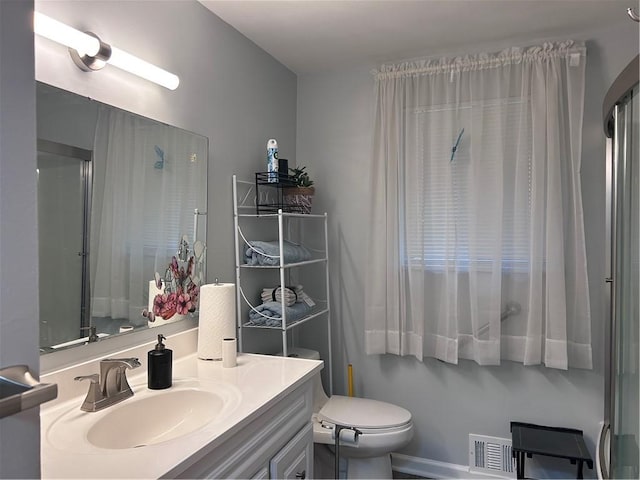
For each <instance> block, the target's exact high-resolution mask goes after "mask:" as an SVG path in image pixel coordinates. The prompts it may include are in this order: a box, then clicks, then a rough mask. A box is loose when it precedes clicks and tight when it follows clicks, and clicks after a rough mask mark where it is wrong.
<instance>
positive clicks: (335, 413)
mask: <svg viewBox="0 0 640 480" xmlns="http://www.w3.org/2000/svg"><path fill="white" fill-rule="evenodd" d="M318 419H319V420H320V421H322V420H325V421H327V422H329V423H333V424H338V425H345V426H351V427H359V428H389V427H397V426H398V425H405V424H407V423H409V422H410V421H411V412H409V411H408V410H406V409H404V408H402V407H398V406H397V405H392V404H390V403H386V402H379V401H377V400H370V399H368V398H356V397H343V396H341V395H333V396H332V397H331V398H329V400H328V401H327V403H325V404H324V406H323V407H322V408H321V409H320V412H318Z"/></svg>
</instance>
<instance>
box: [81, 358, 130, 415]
mask: <svg viewBox="0 0 640 480" xmlns="http://www.w3.org/2000/svg"><path fill="white" fill-rule="evenodd" d="M140 365H141V363H140V361H139V360H138V359H137V358H105V359H104V360H101V361H100V375H98V374H97V373H94V374H92V375H81V376H79V377H75V378H74V380H78V381H82V380H89V381H90V382H91V384H90V385H89V392H87V396H86V398H85V399H84V402H83V403H82V406H81V407H80V410H83V411H85V412H97V411H98V410H102V409H103V408H107V407H110V406H111V405H115V404H116V403H118V402H121V401H122V400H124V399H126V398H129V397H132V396H133V390H131V387H130V386H129V382H127V375H126V370H127V369H128V368H138V367H139V366H140Z"/></svg>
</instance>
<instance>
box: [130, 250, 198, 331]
mask: <svg viewBox="0 0 640 480" xmlns="http://www.w3.org/2000/svg"><path fill="white" fill-rule="evenodd" d="M193 273H194V257H190V258H189V261H188V262H187V268H186V269H185V267H184V266H180V265H178V259H177V258H176V257H175V256H174V257H172V258H171V263H170V264H169V267H168V268H167V271H166V273H165V278H164V279H162V278H160V275H158V274H157V273H156V286H157V287H158V289H161V288H162V285H163V284H164V292H163V293H159V294H157V295H156V296H155V298H154V299H153V311H152V312H149V311H147V310H146V309H145V310H143V312H142V316H144V317H147V318H148V319H149V321H150V322H154V321H155V319H156V317H157V316H159V317H161V318H163V319H164V320H169V319H170V318H171V317H173V316H174V315H175V314H176V313H177V314H178V315H186V314H187V313H190V312H195V310H196V307H197V305H198V295H199V293H200V287H199V286H198V284H197V282H196V281H194V276H193Z"/></svg>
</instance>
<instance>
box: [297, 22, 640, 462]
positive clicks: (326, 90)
mask: <svg viewBox="0 0 640 480" xmlns="http://www.w3.org/2000/svg"><path fill="white" fill-rule="evenodd" d="M621 19H622V21H621V23H620V25H619V27H618V28H612V29H610V30H602V31H593V32H588V33H587V34H581V35H574V36H573V37H572V38H575V39H577V40H580V39H583V40H587V41H588V43H587V45H588V56H587V84H586V108H585V118H584V141H583V145H584V147H583V154H584V155H583V166H582V181H583V195H584V211H585V224H586V225H585V228H586V236H587V255H588V258H589V276H590V277H589V282H590V289H591V306H592V318H593V321H592V322H593V327H592V328H593V347H594V357H595V358H594V364H595V369H594V370H593V371H585V370H571V371H568V372H563V371H557V370H552V369H546V368H543V367H524V366H522V365H520V364H516V363H511V362H505V363H504V364H503V365H501V366H499V367H479V366H478V365H476V364H475V363H473V362H470V361H461V363H460V364H459V365H458V366H452V365H447V364H444V363H441V362H438V361H435V360H433V359H426V360H425V361H424V363H421V362H418V361H416V360H415V359H413V358H410V357H406V358H402V357H397V356H393V355H375V356H367V355H365V353H364V341H363V336H364V318H363V317H364V304H363V302H364V289H365V284H364V276H365V265H366V264H367V261H368V260H367V259H366V258H365V251H366V248H365V246H366V243H365V242H366V240H367V239H366V232H367V231H368V228H367V220H368V218H369V208H368V205H369V203H370V201H369V196H368V195H369V193H368V188H367V186H368V185H369V181H370V175H369V164H370V158H371V151H372V147H371V146H372V134H371V132H372V115H373V109H372V105H373V99H374V91H373V87H374V82H373V78H372V76H371V74H370V70H371V68H374V67H376V65H363V66H360V67H353V68H349V69H344V70H340V71H335V72H329V73H323V74H314V75H307V76H300V77H299V78H298V150H297V159H298V162H299V163H300V164H308V165H309V166H310V167H309V170H310V172H311V175H312V178H314V180H315V182H316V198H315V200H314V201H315V202H316V205H317V208H318V210H317V211H323V210H326V211H328V212H329V214H330V252H331V256H332V261H331V265H330V267H331V272H332V273H331V278H332V283H331V284H332V290H331V298H332V302H333V303H332V306H333V307H334V313H333V319H334V322H335V323H334V325H335V327H334V346H335V348H334V352H336V356H335V357H334V365H335V371H334V379H335V381H334V383H335V387H336V391H337V393H340V392H344V391H345V390H346V385H345V377H346V375H345V372H346V365H347V364H348V363H352V364H353V366H354V374H355V379H356V381H355V389H356V394H357V395H359V396H366V397H370V398H375V399H379V400H384V401H389V402H393V403H396V404H398V405H401V406H403V407H406V408H407V409H409V410H410V411H411V412H412V413H413V418H414V421H415V425H416V427H417V428H416V430H415V432H416V434H415V437H414V439H413V441H412V442H411V444H410V445H409V446H408V447H406V448H405V449H404V450H403V452H401V453H405V454H407V455H411V456H416V457H422V458H428V459H432V460H438V461H441V462H449V463H454V464H462V465H465V464H467V463H468V449H467V446H468V443H467V442H468V438H467V436H468V434H469V433H477V434H486V435H494V436H499V437H507V438H508V437H510V435H509V421H511V420H520V421H528V422H533V423H540V424H548V425H563V426H566V427H575V428H580V429H584V430H585V433H586V435H587V437H588V439H587V443H588V445H589V447H590V449H591V450H592V451H593V449H594V445H595V441H596V438H597V437H596V436H597V432H598V427H599V426H598V422H599V421H600V420H601V419H602V417H603V397H604V390H603V368H604V360H603V355H604V345H603V336H604V324H605V304H604V285H603V278H604V276H605V274H604V268H605V265H604V258H605V251H604V248H605V247H604V240H605V232H604V228H605V212H604V205H605V184H604V182H605V163H604V155H605V140H604V135H603V133H602V127H601V120H600V115H601V113H600V108H601V103H602V100H603V98H604V94H605V92H606V89H607V88H608V85H609V84H610V83H611V81H613V79H614V78H615V76H616V75H617V74H618V72H619V71H620V70H621V69H622V68H623V67H624V66H625V65H626V64H627V62H628V61H630V60H631V58H632V57H633V56H634V55H635V54H637V53H638V27H637V24H636V23H634V22H632V21H630V20H629V21H625V18H624V15H623V16H622V17H621ZM534 42H535V40H531V42H529V41H528V39H518V40H517V41H516V42H511V41H510V42H505V43H504V44H502V45H490V46H484V47H486V48H484V47H483V46H477V45H474V46H471V47H470V50H469V51H470V52H474V51H495V50H499V49H501V48H504V47H506V46H509V45H512V44H520V45H527V44H528V43H534ZM458 53H464V52H443V55H447V54H458ZM396 60H398V59H396ZM559 468H564V467H563V466H559ZM571 471H573V470H571ZM529 473H530V472H529V471H528V474H529ZM590 473H591V474H593V472H589V471H587V474H590Z"/></svg>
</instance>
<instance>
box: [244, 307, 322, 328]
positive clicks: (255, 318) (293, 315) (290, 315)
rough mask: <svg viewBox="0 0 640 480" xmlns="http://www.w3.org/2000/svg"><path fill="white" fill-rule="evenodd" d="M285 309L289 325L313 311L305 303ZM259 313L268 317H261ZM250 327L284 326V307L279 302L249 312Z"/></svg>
mask: <svg viewBox="0 0 640 480" xmlns="http://www.w3.org/2000/svg"><path fill="white" fill-rule="evenodd" d="M285 308H286V315H287V323H290V322H293V321H295V320H299V319H301V318H302V317H304V316H305V315H308V314H309V312H310V311H311V307H309V305H307V304H306V303H304V302H300V303H295V304H293V305H292V306H291V307H285ZM258 312H260V313H262V314H263V315H266V316H263V315H260V313H258ZM267 317H268V318H267ZM249 325H261V326H266V327H280V326H282V305H281V304H280V303H278V302H265V303H263V304H261V305H258V306H257V307H255V310H253V309H252V310H249Z"/></svg>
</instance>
